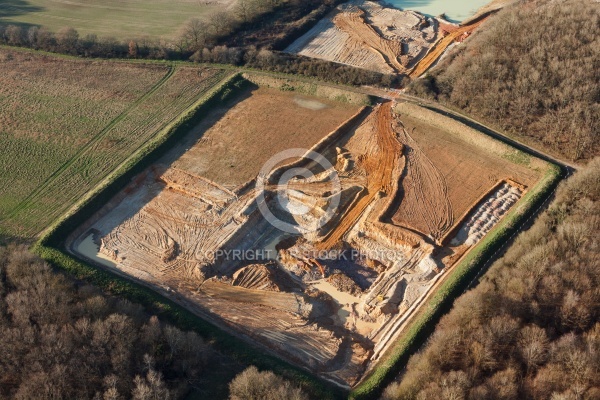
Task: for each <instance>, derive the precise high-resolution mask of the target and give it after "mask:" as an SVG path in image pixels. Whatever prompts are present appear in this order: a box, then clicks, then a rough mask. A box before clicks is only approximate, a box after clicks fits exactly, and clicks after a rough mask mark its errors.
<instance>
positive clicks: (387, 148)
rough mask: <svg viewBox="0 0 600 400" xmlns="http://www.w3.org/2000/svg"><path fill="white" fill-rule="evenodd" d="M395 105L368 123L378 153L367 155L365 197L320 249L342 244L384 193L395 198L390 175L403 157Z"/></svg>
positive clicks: (381, 109)
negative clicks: (368, 209)
mask: <svg viewBox="0 0 600 400" xmlns="http://www.w3.org/2000/svg"><path fill="white" fill-rule="evenodd" d="M392 121H393V119H392V103H391V102H387V103H384V104H381V105H380V106H378V108H377V109H376V110H375V111H374V112H373V113H372V114H371V116H370V117H369V118H368V119H367V120H366V121H365V124H373V126H374V127H375V132H374V135H375V138H376V147H375V149H374V150H375V151H376V153H373V154H370V155H366V156H365V159H364V161H363V165H364V168H365V170H366V171H368V175H367V188H366V193H365V195H364V196H363V197H362V198H361V199H360V200H359V201H358V202H357V203H356V204H355V205H354V206H353V207H352V208H351V209H350V210H349V211H348V212H347V213H346V215H344V217H343V219H342V220H341V221H340V223H339V224H338V225H337V226H336V227H335V229H334V230H332V231H330V233H329V235H327V236H326V237H325V239H324V240H323V241H322V242H320V243H318V245H317V247H318V248H319V249H323V250H327V249H331V248H333V246H335V245H336V244H338V243H339V242H340V241H341V240H342V238H343V237H344V235H345V234H346V232H348V230H350V229H351V228H352V227H353V226H354V225H355V224H356V222H357V221H358V219H359V218H360V216H361V215H362V213H363V212H364V211H365V209H366V208H367V207H368V206H369V204H371V203H372V202H373V199H374V198H375V196H377V195H378V194H379V193H380V192H383V193H385V194H386V195H391V194H392V193H390V192H391V190H390V172H391V171H392V170H393V169H394V165H395V164H396V163H397V161H398V159H399V158H400V156H401V155H402V146H401V145H400V143H399V142H398V140H397V139H396V134H395V132H394V131H393V129H392Z"/></svg>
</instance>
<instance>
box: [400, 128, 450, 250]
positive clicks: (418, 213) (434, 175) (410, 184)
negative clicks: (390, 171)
mask: <svg viewBox="0 0 600 400" xmlns="http://www.w3.org/2000/svg"><path fill="white" fill-rule="evenodd" d="M399 137H400V141H401V142H402V143H403V144H404V145H405V146H406V159H407V165H406V170H405V175H404V176H403V178H402V184H401V186H402V190H401V194H400V206H399V208H398V211H397V212H396V215H394V217H393V218H392V220H393V221H394V222H395V223H396V224H398V225H400V226H402V225H403V224H406V223H407V222H408V226H409V227H410V228H412V229H415V230H417V231H419V232H422V233H423V234H425V235H427V236H429V237H431V238H432V239H434V240H436V241H438V240H439V239H441V238H442V236H443V235H444V233H446V232H447V231H448V229H450V228H451V227H452V225H453V224H454V216H453V212H452V204H451V203H450V199H449V197H448V185H447V184H446V180H445V178H444V175H443V174H442V172H441V171H440V170H439V169H438V168H437V167H436V165H435V164H434V163H433V162H432V161H431V159H429V157H427V155H426V154H425V153H423V151H422V150H421V148H420V147H419V144H418V143H417V142H416V141H415V140H414V139H413V138H412V137H411V136H410V134H409V133H408V132H407V131H406V130H405V129H404V128H402V129H399Z"/></svg>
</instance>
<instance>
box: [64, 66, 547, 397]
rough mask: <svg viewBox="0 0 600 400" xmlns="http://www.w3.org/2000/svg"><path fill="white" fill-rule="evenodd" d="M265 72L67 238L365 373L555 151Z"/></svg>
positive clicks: (250, 328) (322, 361)
mask: <svg viewBox="0 0 600 400" xmlns="http://www.w3.org/2000/svg"><path fill="white" fill-rule="evenodd" d="M249 79H251V80H252V76H250V77H249ZM266 86H267V85H265V86H251V87H250V88H249V89H246V90H245V91H243V92H241V93H239V96H238V97H237V98H236V99H235V100H234V101H232V102H231V103H229V104H223V105H222V107H220V108H217V109H214V110H213V111H212V113H211V115H208V116H207V118H205V120H204V121H203V122H202V123H200V124H199V125H198V126H197V127H196V128H194V129H193V130H192V131H190V133H189V134H188V136H187V138H186V139H185V140H183V142H181V143H180V144H179V145H178V146H176V147H175V148H173V149H172V150H171V151H170V152H169V153H167V154H166V155H165V156H164V157H163V158H162V159H160V160H158V161H157V162H156V164H154V165H153V166H151V167H149V168H148V169H147V170H146V171H145V172H144V173H142V174H140V175H139V176H138V177H137V178H136V179H135V180H134V181H132V182H131V184H129V185H128V186H127V187H126V188H125V189H124V190H123V191H122V192H120V193H118V194H117V195H116V196H115V197H114V198H113V199H112V200H111V201H110V202H109V203H108V204H106V206H104V207H103V208H102V209H100V210H98V212H97V214H96V215H95V216H93V217H92V218H91V219H90V220H89V221H86V222H85V223H83V224H82V225H81V226H80V227H79V228H78V229H77V230H76V231H75V232H73V234H72V235H71V237H70V238H69V241H68V243H69V251H71V252H73V253H75V254H77V255H79V256H80V257H83V258H86V259H87V260H89V261H95V262H96V263H97V264H99V265H102V266H104V267H105V268H108V269H110V270H112V271H115V272H117V273H119V274H123V275H126V276H128V277H133V278H134V279H136V280H138V281H140V282H142V283H144V284H146V285H149V286H151V287H153V288H154V289H155V290H157V291H159V292H160V293H162V294H164V295H166V296H168V297H170V298H172V299H174V300H176V301H178V302H180V303H182V304H184V305H185V306H186V307H188V308H189V309H191V310H192V311H194V312H195V313H197V314H198V315H200V316H202V317H203V318H206V319H209V320H211V321H213V322H214V323H216V324H218V325H219V326H221V327H222V328H223V329H227V330H230V331H232V332H234V333H237V334H241V335H242V337H244V338H245V339H246V340H251V341H253V342H254V343H255V344H257V345H259V346H262V347H264V348H265V349H269V350H270V351H273V352H275V353H276V354H278V355H279V356H281V357H283V358H284V359H286V360H288V361H290V362H293V363H296V364H298V365H301V366H303V367H306V368H308V369H310V370H312V371H313V372H315V373H317V374H319V375H320V376H322V377H325V378H327V379H330V380H332V381H334V382H337V383H339V384H341V385H344V386H353V385H355V384H356V383H357V382H358V381H359V380H360V379H361V377H362V376H363V374H364V373H365V371H366V370H367V369H368V368H369V367H371V366H372V365H374V363H376V362H377V360H378V358H379V356H380V355H381V353H382V352H383V351H384V350H385V349H386V348H387V346H388V345H389V344H390V343H392V342H393V340H394V339H395V338H397V337H398V335H400V334H401V332H402V327H403V323H404V322H405V321H406V320H407V318H409V317H410V316H411V315H413V314H414V313H415V311H416V310H417V309H418V307H419V305H420V304H421V303H422V302H423V300H424V299H425V298H426V297H427V296H428V295H429V294H430V293H431V292H432V290H433V289H434V288H435V285H436V283H437V282H438V281H440V280H441V279H443V278H444V276H445V275H446V274H448V272H449V271H450V270H451V269H452V267H453V265H455V264H456V262H457V260H458V259H459V258H460V257H461V256H462V255H464V254H465V253H466V252H467V251H469V250H470V249H471V248H473V246H475V245H477V243H478V242H479V241H480V240H481V239H482V238H483V237H484V236H485V235H486V234H487V233H488V232H490V230H492V229H493V228H494V226H495V224H496V223H497V222H498V221H500V220H501V219H502V218H503V217H504V216H505V215H506V214H507V213H509V212H510V211H511V210H513V208H515V207H518V205H519V200H520V199H521V197H522V196H523V195H524V193H525V192H527V190H529V188H531V187H532V185H534V184H535V183H536V182H537V181H538V180H539V179H540V178H541V177H542V176H543V174H544V172H545V170H546V169H547V168H548V165H547V164H546V163H544V162H542V161H540V160H538V159H535V158H531V157H528V156H526V155H523V154H521V153H518V152H516V150H514V149H512V148H510V147H508V146H506V145H504V144H502V143H500V142H497V141H495V140H493V139H491V138H488V137H485V136H483V135H482V134H480V133H478V132H476V131H474V130H472V129H470V128H468V127H466V126H464V125H462V124H460V123H458V122H454V121H451V120H447V119H446V118H445V117H441V116H439V115H437V114H435V113H433V112H431V111H429V110H425V109H422V108H420V107H418V106H415V105H412V104H409V103H392V102H389V101H384V100H382V99H379V100H377V101H376V102H375V104H374V105H372V106H364V105H362V104H356V103H350V102H344V103H342V102H337V101H335V100H332V99H333V98H336V97H337V98H340V97H339V96H327V95H323V97H315V96H312V95H308V94H304V93H300V91H298V90H296V91H294V90H292V91H289V90H279V89H278V86H277V84H272V85H270V86H272V87H271V88H268V87H266ZM289 88H290V86H289V85H287V84H286V85H282V86H281V89H289ZM293 148H301V149H303V150H301V151H296V152H292V153H289V154H287V153H284V155H283V156H281V157H278V158H276V159H273V158H272V157H273V156H275V155H278V154H279V155H280V154H281V152H282V151H286V150H288V149H293ZM307 149H310V150H312V151H314V152H315V153H318V154H320V155H321V156H322V157H323V158H322V159H321V158H319V157H315V153H309V152H308V151H307ZM324 160H326V161H324ZM265 165H267V166H268V168H266V170H265V168H264V166H265ZM265 210H266V211H265Z"/></svg>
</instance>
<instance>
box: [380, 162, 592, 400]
mask: <svg viewBox="0 0 600 400" xmlns="http://www.w3.org/2000/svg"><path fill="white" fill-rule="evenodd" d="M599 230H600V158H596V159H594V160H593V161H592V162H591V163H590V164H589V165H588V166H587V167H586V168H585V169H583V170H581V171H579V172H577V173H576V174H575V175H574V176H573V177H571V178H569V179H568V180H567V181H565V182H563V183H562V184H561V186H560V187H559V190H558V191H557V193H556V199H555V201H554V203H553V204H552V205H551V207H550V208H549V209H548V210H547V211H546V212H544V213H543V215H542V216H541V217H540V218H539V219H538V220H537V221H536V222H535V224H534V225H533V227H532V228H530V229H529V230H528V231H526V232H524V233H522V234H521V235H520V236H519V237H518V238H517V240H516V242H515V243H514V244H513V245H512V246H511V248H510V249H509V250H508V252H507V253H506V255H505V256H504V257H502V258H501V259H500V260H499V261H497V262H496V263H495V264H494V265H493V266H492V268H491V269H490V270H489V272H488V273H487V274H486V275H485V276H484V278H483V279H482V281H481V283H480V284H479V285H478V286H477V287H476V288H475V289H472V290H470V291H469V292H467V293H465V294H464V295H462V296H461V297H460V298H458V299H457V301H456V302H455V304H454V308H453V309H452V310H451V311H450V313H449V314H447V315H446V316H445V317H443V318H442V320H441V321H440V323H439V324H438V326H437V327H436V329H435V332H434V333H433V335H432V337H431V339H430V340H429V342H428V344H427V346H426V347H425V348H424V349H423V350H422V351H421V352H420V353H418V354H416V355H415V356H413V357H412V358H411V359H410V361H409V363H408V366H407V368H406V371H405V373H404V374H403V375H402V376H401V377H400V378H401V381H400V383H394V384H392V385H391V386H389V387H388V388H387V389H386V391H385V394H384V396H383V399H385V400H391V399H482V400H485V399H507V400H508V399H595V398H598V397H599V396H600V373H599V372H600V322H599V320H600V290H598V287H600V258H599V257H598V247H599V246H600V241H599V239H600V236H599V235H598V231H599Z"/></svg>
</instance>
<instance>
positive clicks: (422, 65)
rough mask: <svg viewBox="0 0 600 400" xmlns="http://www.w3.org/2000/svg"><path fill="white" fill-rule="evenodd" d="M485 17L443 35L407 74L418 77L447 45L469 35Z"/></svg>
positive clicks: (442, 52) (438, 56) (440, 54)
mask: <svg viewBox="0 0 600 400" xmlns="http://www.w3.org/2000/svg"><path fill="white" fill-rule="evenodd" d="M487 18H488V17H485V18H482V19H481V20H479V21H477V22H474V23H472V24H469V25H466V26H461V27H460V28H458V29H456V30H455V31H453V32H450V33H449V34H448V35H446V36H445V37H443V38H442V39H441V40H439V41H438V42H437V43H436V44H435V45H434V46H433V47H432V48H431V49H430V50H429V52H428V53H427V54H426V55H425V57H423V58H422V59H421V61H419V63H418V64H417V65H416V66H415V67H414V68H413V70H412V71H411V72H410V73H409V74H408V76H410V77H411V78H418V77H419V76H421V75H423V74H424V73H425V72H426V71H427V70H428V69H429V68H430V67H431V66H432V65H433V64H434V63H435V62H436V61H437V60H438V59H439V58H440V57H441V56H442V54H444V51H446V49H447V48H448V46H450V45H451V44H452V43H454V42H455V41H457V40H458V39H460V38H461V37H462V36H464V35H465V34H467V35H470V34H471V33H472V32H473V31H474V30H475V29H477V28H478V27H479V25H481V24H482V23H483V22H484V21H485V20H486V19H487Z"/></svg>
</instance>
